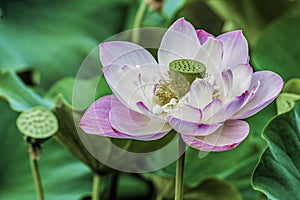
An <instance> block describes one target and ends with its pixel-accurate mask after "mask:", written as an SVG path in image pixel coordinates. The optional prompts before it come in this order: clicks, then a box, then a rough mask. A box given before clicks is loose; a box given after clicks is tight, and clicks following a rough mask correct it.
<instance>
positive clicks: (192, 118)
mask: <svg viewBox="0 0 300 200" xmlns="http://www.w3.org/2000/svg"><path fill="white" fill-rule="evenodd" d="M168 116H171V117H175V118H178V119H184V120H185V121H188V122H194V123H199V122H200V121H201V118H202V113H201V110H199V109H197V108H194V107H192V106H185V105H182V106H180V107H178V108H176V109H174V110H172V111H170V112H169V113H168Z"/></svg>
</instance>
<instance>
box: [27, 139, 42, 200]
mask: <svg viewBox="0 0 300 200" xmlns="http://www.w3.org/2000/svg"><path fill="white" fill-rule="evenodd" d="M39 154H40V147H39V146H35V145H34V144H29V162H30V168H31V171H32V177H33V181H34V186H35V191H36V196H37V199H38V200H44V199H45V198H44V192H43V187H42V182H41V176H40V172H39V165H38V159H39Z"/></svg>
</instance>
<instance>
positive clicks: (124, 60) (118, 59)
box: [99, 41, 157, 66]
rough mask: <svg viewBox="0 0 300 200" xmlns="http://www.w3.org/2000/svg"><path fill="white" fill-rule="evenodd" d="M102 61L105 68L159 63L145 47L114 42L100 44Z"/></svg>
mask: <svg viewBox="0 0 300 200" xmlns="http://www.w3.org/2000/svg"><path fill="white" fill-rule="evenodd" d="M99 48H100V60H101V63H102V65H103V66H106V65H109V64H117V65H121V66H123V65H132V66H135V65H143V64H150V63H157V62H156V60H155V59H154V58H153V56H152V55H151V54H150V53H149V52H148V51H147V50H145V49H144V48H143V47H141V46H139V45H137V44H134V43H130V42H125V41H112V42H105V43H102V44H100V46H99Z"/></svg>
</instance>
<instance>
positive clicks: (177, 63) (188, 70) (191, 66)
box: [169, 59, 206, 83]
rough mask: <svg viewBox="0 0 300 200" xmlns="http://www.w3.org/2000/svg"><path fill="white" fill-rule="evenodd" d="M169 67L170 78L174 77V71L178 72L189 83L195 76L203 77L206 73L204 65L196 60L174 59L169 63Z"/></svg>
mask: <svg viewBox="0 0 300 200" xmlns="http://www.w3.org/2000/svg"><path fill="white" fill-rule="evenodd" d="M169 68H170V75H171V77H172V78H174V77H176V73H174V71H175V72H179V73H180V74H181V75H183V76H184V77H185V78H186V80H187V81H188V82H189V83H192V82H193V81H194V80H195V79H196V78H204V77H205V74H206V67H205V65H204V64H203V63H201V62H198V61H196V60H189V59H181V60H174V61H172V62H171V63H170V64H169Z"/></svg>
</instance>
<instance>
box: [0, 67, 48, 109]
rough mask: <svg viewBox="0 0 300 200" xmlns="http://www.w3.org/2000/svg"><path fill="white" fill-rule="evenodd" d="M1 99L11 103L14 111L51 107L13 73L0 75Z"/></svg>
mask: <svg viewBox="0 0 300 200" xmlns="http://www.w3.org/2000/svg"><path fill="white" fill-rule="evenodd" d="M0 97H2V98H4V99H5V100H6V101H8V102H9V103H10V106H11V108H12V109H13V110H16V111H23V110H26V109H29V108H31V107H33V106H38V105H40V106H44V107H47V108H50V107H51V104H49V103H46V102H45V101H44V100H43V99H42V98H41V97H40V96H39V95H37V94H36V93H35V92H34V91H32V90H31V89H30V88H29V87H27V86H26V85H25V84H24V83H23V82H22V81H21V80H20V78H19V77H18V76H17V75H16V74H15V73H14V72H12V71H8V72H3V73H0Z"/></svg>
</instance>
